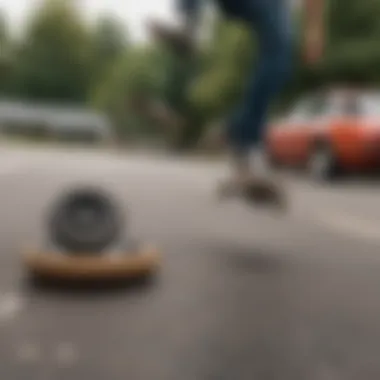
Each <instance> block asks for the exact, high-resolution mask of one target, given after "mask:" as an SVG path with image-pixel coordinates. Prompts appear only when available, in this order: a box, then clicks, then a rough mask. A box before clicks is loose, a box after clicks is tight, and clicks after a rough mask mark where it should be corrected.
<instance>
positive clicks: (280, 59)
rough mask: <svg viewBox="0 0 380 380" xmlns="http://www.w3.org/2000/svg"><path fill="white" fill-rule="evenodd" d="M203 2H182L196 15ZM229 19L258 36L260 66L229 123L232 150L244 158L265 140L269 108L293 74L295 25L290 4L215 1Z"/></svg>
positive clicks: (284, 0) (273, 0) (257, 0)
mask: <svg viewBox="0 0 380 380" xmlns="http://www.w3.org/2000/svg"><path fill="white" fill-rule="evenodd" d="M201 1H202V0H181V2H182V6H183V7H185V9H186V10H187V11H188V12H189V13H193V14H196V13H197V11H198V10H199V7H200V2H201ZM216 1H217V3H219V5H220V7H221V8H222V11H223V12H224V13H225V14H226V16H227V17H232V18H237V19H241V20H243V21H244V22H245V23H247V24H248V26H249V27H250V29H251V30H252V34H255V33H256V35H257V41H258V44H259V52H258V62H257V64H256V66H255V67H252V72H251V74H250V76H249V79H248V82H247V87H246V89H245V92H244V94H243V100H242V102H241V103H240V104H239V105H238V106H237V108H236V109H235V110H234V112H233V113H232V115H231V116H230V118H229V120H228V123H227V136H228V139H229V143H230V145H231V147H232V148H233V150H235V151H237V152H239V153H243V154H245V153H246V152H247V151H248V150H250V149H251V148H252V147H254V146H256V145H258V144H260V143H261V142H262V141H263V138H264V137H265V136H264V135H265V126H266V121H267V120H266V117H267V114H268V109H269V106H270V104H271V102H272V100H274V98H275V96H276V95H277V94H278V92H279V91H280V90H281V88H282V87H283V85H284V84H285V83H286V81H287V79H288V78H289V76H290V74H291V64H292V53H293V49H292V41H293V32H292V26H291V25H292V21H291V9H290V7H289V5H288V3H289V2H288V1H287V0H216Z"/></svg>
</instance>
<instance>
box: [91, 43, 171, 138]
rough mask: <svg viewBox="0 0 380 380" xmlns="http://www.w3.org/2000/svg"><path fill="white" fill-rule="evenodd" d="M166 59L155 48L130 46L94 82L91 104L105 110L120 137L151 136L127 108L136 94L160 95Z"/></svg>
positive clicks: (142, 121)
mask: <svg viewBox="0 0 380 380" xmlns="http://www.w3.org/2000/svg"><path fill="white" fill-rule="evenodd" d="M165 59H166V57H165V56H164V54H163V53H162V51H161V50H160V49H159V48H158V47H156V46H131V47H130V48H129V49H128V50H127V51H126V52H125V54H124V55H123V56H122V57H121V58H119V59H118V60H117V61H116V62H115V63H114V64H113V65H112V67H111V69H110V70H109V71H108V74H107V75H106V76H105V77H104V78H103V80H102V81H101V82H99V83H98V85H97V87H96V88H95V89H94V91H93V94H92V96H91V103H92V104H93V105H94V106H96V107H97V108H100V109H102V110H103V111H106V112H107V113H108V115H109V116H110V117H111V119H112V121H113V122H114V125H115V126H116V128H117V129H118V131H119V135H120V136H122V137H128V138H130V137H131V136H136V135H142V134H146V133H152V129H151V128H149V125H148V124H147V123H146V122H145V120H142V119H141V118H139V117H137V115H136V114H135V113H134V110H133V109H132V108H130V107H129V106H128V104H129V101H128V100H129V99H130V98H131V97H132V96H134V95H135V94H136V93H144V94H146V95H147V96H156V95H157V94H159V93H161V88H162V85H163V80H164V77H163V72H164V66H165V63H164V62H165Z"/></svg>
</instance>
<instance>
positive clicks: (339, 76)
mask: <svg viewBox="0 0 380 380" xmlns="http://www.w3.org/2000/svg"><path fill="white" fill-rule="evenodd" d="M77 11H78V8H77V4H76V3H75V1H74V0H45V1H44V2H42V4H41V6H39V7H38V8H36V10H35V12H34V14H33V15H32V17H31V18H30V20H29V22H28V25H27V28H26V33H25V35H24V36H22V38H21V40H20V41H17V42H16V41H14V39H13V38H12V36H11V35H10V33H9V28H8V25H7V22H6V19H5V17H3V16H2V15H1V14H0V95H2V96H3V95H12V96H17V97H20V98H24V99H25V98H26V99H33V100H46V101H51V100H54V101H62V102H80V103H85V102H89V103H90V104H92V105H95V106H96V107H99V108H101V109H103V110H105V111H106V112H107V113H108V114H109V115H111V117H112V120H113V121H114V123H115V125H116V126H117V127H118V129H119V131H120V133H121V134H127V135H131V134H146V133H152V130H153V129H152V128H150V126H149V125H148V124H147V122H146V121H144V120H141V119H139V118H137V117H136V115H135V114H134V113H133V110H131V109H130V108H129V107H128V99H129V98H130V97H131V95H132V94H135V93H146V94H147V95H149V96H157V97H161V98H164V99H165V100H167V101H168V102H169V103H170V104H171V105H172V106H173V107H174V108H175V110H176V111H177V112H179V113H181V114H182V115H183V116H184V117H185V118H186V120H188V123H187V125H186V127H185V128H184V130H183V133H182V134H181V136H179V140H178V141H177V142H176V143H178V144H179V145H180V146H187V147H191V146H193V145H195V144H196V142H197V141H198V139H199V138H200V137H201V136H202V133H203V132H204V130H205V129H206V128H207V125H208V124H209V123H210V122H211V121H213V120H215V119H219V118H221V117H223V116H225V115H226V113H228V112H229V110H230V109H231V108H232V107H233V106H234V105H235V103H236V102H237V101H238V100H239V97H240V96H241V94H242V90H243V88H244V85H245V83H246V78H247V74H248V73H249V72H250V70H251V66H252V65H253V64H254V62H255V51H256V48H255V46H256V41H255V36H253V35H251V34H250V32H249V31H248V30H247V29H246V28H245V27H244V26H243V25H241V24H238V23H235V22H230V21H227V20H224V19H220V20H218V22H217V23H216V25H215V28H214V30H213V36H212V39H211V41H210V42H209V43H208V45H206V46H203V50H202V52H201V54H200V56H199V57H198V58H197V59H195V60H192V61H186V62H185V61H181V60H179V59H177V58H175V57H173V56H171V55H170V54H168V52H167V51H165V49H163V48H162V47H161V46H159V45H158V44H153V45H148V46H142V45H138V44H136V45H133V44H132V43H131V41H129V38H128V32H127V31H128V29H127V28H125V27H123V26H122V25H120V23H119V22H117V21H116V20H114V19H111V18H109V17H104V18H100V19H99V20H98V21H97V22H96V24H95V26H94V27H92V28H89V27H86V26H85V24H84V22H83V20H82V19H81V18H80V16H79V14H78V12H77ZM295 22H296V26H297V31H298V35H297V43H298V45H297V49H296V56H295V58H296V60H295V70H294V76H293V80H292V81H291V83H289V85H288V86H287V88H286V89H285V91H284V93H283V96H282V97H281V98H280V99H279V104H280V105H281V104H286V103H288V102H291V101H292V100H293V99H294V98H296V97H297V96H299V95H300V94H302V93H303V92H305V91H307V92H308V91H310V90H313V89H314V88H318V87H320V86H326V85H327V86H328V85H334V84H335V83H343V84H346V83H347V84H350V83H355V84H357V83H359V84H363V85H370V86H378V85H380V70H379V69H378V68H379V67H380V44H379V37H380V1H379V0H366V1H358V0H334V1H330V2H329V8H328V11H327V14H326V25H327V41H326V42H327V46H326V54H325V57H324V59H323V61H322V62H321V63H320V64H319V65H317V66H314V67H308V66H307V65H306V64H305V63H304V62H303V60H302V58H301V57H302V48H303V47H302V40H303V35H302V33H303V29H302V24H303V19H302V15H300V16H299V17H298V16H297V18H296V20H295ZM177 137H178V136H177Z"/></svg>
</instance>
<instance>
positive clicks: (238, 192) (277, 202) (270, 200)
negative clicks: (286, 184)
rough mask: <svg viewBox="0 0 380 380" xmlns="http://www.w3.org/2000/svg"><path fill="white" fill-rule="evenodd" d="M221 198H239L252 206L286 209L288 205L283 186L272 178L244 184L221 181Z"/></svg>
mask: <svg viewBox="0 0 380 380" xmlns="http://www.w3.org/2000/svg"><path fill="white" fill-rule="evenodd" d="M217 191H218V196H219V197H220V198H221V199H238V200H240V201H243V202H245V203H246V204H248V205H250V206H255V207H260V208H270V209H276V210H279V211H285V210H286V209H287V206H288V202H287V195H286V191H285V189H284V188H283V186H281V185H279V184H277V183H275V182H274V181H270V180H257V179H255V180H252V181H249V182H247V183H245V184H244V185H240V184H239V185H238V184H236V183H235V182H233V181H226V182H224V183H221V184H220V185H219V187H218V190H217Z"/></svg>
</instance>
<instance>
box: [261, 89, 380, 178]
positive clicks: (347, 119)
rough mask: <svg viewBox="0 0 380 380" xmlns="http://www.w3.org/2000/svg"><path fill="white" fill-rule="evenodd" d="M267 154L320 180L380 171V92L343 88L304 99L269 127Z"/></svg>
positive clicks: (282, 163)
mask: <svg viewBox="0 0 380 380" xmlns="http://www.w3.org/2000/svg"><path fill="white" fill-rule="evenodd" d="M266 155H267V157H268V158H269V161H270V162H271V164H273V165H276V166H280V165H281V166H290V167H304V168H307V170H308V171H309V172H310V173H311V174H312V175H313V176H314V177H316V178H319V179H329V178H332V177H334V176H336V175H338V174H341V173H343V172H346V173H347V172H358V171H359V172H364V171H372V170H375V171H379V172H380V170H379V169H380V93H376V92H370V91H368V92H363V91H353V90H348V91H347V90H346V91H344V90H340V91H329V92H324V93H318V94H316V95H313V96H309V97H307V98H305V99H303V100H301V101H300V102H299V103H298V104H296V106H295V107H294V109H293V110H292V111H291V112H290V113H289V114H288V115H287V116H286V117H284V118H282V119H280V120H278V121H277V122H274V123H273V124H272V125H271V126H270V128H269V132H268V135H267V139H266Z"/></svg>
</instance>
